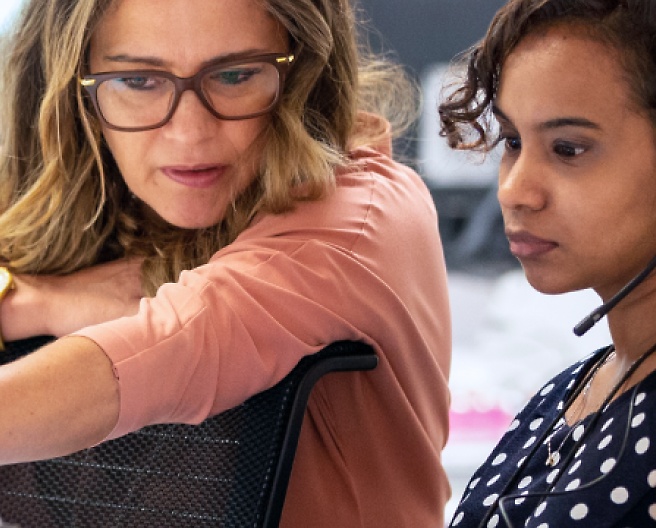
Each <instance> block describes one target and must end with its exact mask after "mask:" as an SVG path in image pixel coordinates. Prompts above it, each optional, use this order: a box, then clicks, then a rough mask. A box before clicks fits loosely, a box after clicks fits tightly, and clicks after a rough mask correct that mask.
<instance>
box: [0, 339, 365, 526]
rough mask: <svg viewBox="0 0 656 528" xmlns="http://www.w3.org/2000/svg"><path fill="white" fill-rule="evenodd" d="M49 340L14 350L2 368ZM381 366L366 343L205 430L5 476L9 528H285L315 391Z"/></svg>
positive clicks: (1, 499) (159, 432) (337, 352)
mask: <svg viewBox="0 0 656 528" xmlns="http://www.w3.org/2000/svg"><path fill="white" fill-rule="evenodd" d="M49 339H50V338H47V337H42V338H33V339H29V340H25V341H20V342H15V343H10V344H9V348H8V350H7V352H5V353H4V355H3V356H2V362H5V363H6V362H8V361H11V360H14V359H16V358H18V357H20V356H21V355H24V354H25V353H29V352H30V351H32V350H34V349H36V348H38V347H39V346H42V345H43V344H45V343H47V342H48V341H49ZM377 361H378V358H377V356H376V355H375V353H374V352H373V349H372V348H371V347H370V346H368V345H366V344H364V343H360V342H354V341H340V342H336V343H333V344H331V345H328V346H327V347H326V348H324V349H323V350H322V351H320V352H318V353H317V354H314V355H311V356H308V357H305V358H303V359H302V360H301V362H300V363H299V364H298V365H297V366H296V367H295V369H294V370H293V371H292V372H291V373H290V374H289V375H288V376H287V377H286V378H285V379H284V380H282V381H281V382H280V383H279V384H277V385H276V386H275V387H272V388H271V389H269V390H267V391H264V392H262V393H260V394H257V395H255V396H253V397H252V398H250V399H249V400H248V401H246V402H245V403H243V404H242V405H239V406H237V407H235V408H234V409H230V410H228V411H226V412H224V413H221V414H219V415H218V416H215V417H212V418H210V419H208V420H206V421H205V422H203V423H202V424H200V425H198V426H191V425H182V424H167V425H154V426H149V427H145V428H144V429H142V430H140V431H136V432H134V433H131V434H129V435H126V436H124V437H122V438H119V439H116V440H112V441H109V442H106V443H104V444H101V445H99V446H96V447H93V448H91V449H86V450H84V451H81V452H79V453H74V454H72V455H69V456H66V457H61V458H56V459H52V460H45V461H41V462H32V463H27V464H15V465H10V466H4V467H0V526H3V527H20V528H43V527H48V528H60V527H61V528H64V527H65V528H87V527H88V528H92V527H93V528H103V527H110V526H111V527H116V526H121V527H123V526H126V527H127V526H129V527H153V528H154V527H157V528H161V527H164V526H166V527H176V528H187V527H188V528H191V527H194V528H203V527H209V526H212V527H226V528H227V527H230V528H241V527H244V528H246V527H248V528H258V527H265V528H273V527H276V526H278V524H279V521H280V517H281V513H282V508H283V505H284V500H285V494H286V491H287V486H288V483H289V478H290V474H291V469H292V465H293V461H294V456H295V452H296V447H297V445H298V439H299V435H300V430H301V425H302V423H303V417H304V414H305V409H306V407H307V402H308V399H309V397H310V393H311V391H312V388H313V386H314V385H315V383H316V382H317V380H319V379H320V378H321V377H322V376H324V375H326V374H328V373H331V372H338V371H353V370H370V369H373V368H374V367H375V366H376V364H377Z"/></svg>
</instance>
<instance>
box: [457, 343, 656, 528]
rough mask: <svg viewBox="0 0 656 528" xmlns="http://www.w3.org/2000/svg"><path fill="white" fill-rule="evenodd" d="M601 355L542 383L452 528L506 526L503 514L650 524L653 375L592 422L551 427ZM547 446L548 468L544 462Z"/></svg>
mask: <svg viewBox="0 0 656 528" xmlns="http://www.w3.org/2000/svg"><path fill="white" fill-rule="evenodd" d="M600 354H601V352H597V353H596V354H594V355H592V356H590V357H589V358H586V359H585V360H583V361H581V362H580V363H578V364H576V365H573V366H572V367H570V368H569V369H567V370H566V371H564V372H562V373H561V374H559V375H558V376H556V377H555V378H554V379H553V380H551V381H550V382H548V383H546V384H545V385H544V387H543V388H542V389H541V390H540V391H539V392H538V393H537V394H536V395H535V397H534V398H533V399H532V400H531V401H530V402H529V403H528V404H527V405H526V407H525V408H524V409H523V410H522V411H521V412H520V413H519V414H518V415H517V417H516V419H515V420H513V422H512V424H511V425H510V427H509V429H508V431H507V433H506V434H505V435H504V437H503V438H502V439H501V442H500V443H499V445H498V446H497V447H496V448H495V450H494V451H493V452H492V454H491V455H490V457H489V459H488V461H487V462H486V463H485V464H483V466H481V468H479V470H478V471H477V472H476V474H475V475H474V477H473V478H472V480H471V482H470V483H469V486H468V487H467V493H466V494H465V496H464V498H463V499H462V500H461V503H460V504H459V506H458V509H457V511H456V513H455V515H454V517H453V520H452V521H451V525H450V526H452V527H456V526H457V527H458V528H478V527H480V526H485V527H487V528H510V527H509V526H508V525H507V524H506V521H505V519H504V515H502V510H503V512H504V513H505V515H506V516H507V517H508V518H509V519H510V521H511V522H512V525H511V526H512V528H521V527H525V528H558V527H561V526H573V527H577V526H580V527H581V528H588V527H591V526H595V527H596V526H613V527H629V526H632V527H641V526H651V525H653V523H654V522H655V521H656V454H655V453H654V448H653V447H652V444H653V441H654V439H656V420H653V419H651V418H650V417H653V416H656V373H652V374H651V375H650V376H649V377H648V378H647V379H646V380H644V381H643V382H642V383H641V384H640V385H639V387H638V388H637V389H635V390H634V389H631V390H628V391H626V392H625V393H624V394H622V395H621V396H619V397H618V398H616V399H615V400H614V401H613V402H612V403H611V404H610V405H609V406H608V407H607V408H606V409H605V410H604V412H603V414H602V415H601V416H600V419H599V420H597V421H596V422H592V418H593V416H588V417H585V418H584V419H583V420H582V421H581V422H580V423H577V424H575V425H574V426H573V427H570V426H569V425H568V424H567V423H566V422H565V421H564V420H562V419H560V420H558V423H557V425H556V426H555V427H552V424H553V423H554V421H555V420H557V419H558V416H557V415H558V412H559V409H562V407H563V402H564V401H566V400H567V398H568V396H569V394H570V393H571V391H573V390H575V388H576V386H577V385H578V382H579V381H580V379H581V378H582V377H583V376H584V375H585V373H586V372H587V371H588V369H589V368H590V366H591V365H593V364H594V362H595V361H596V360H597V359H598V358H599V357H600ZM546 434H549V435H551V438H550V442H547V441H546V440H545V435H546ZM549 444H550V445H549ZM549 449H550V452H551V454H552V455H553V457H554V458H553V460H555V464H554V465H553V466H549V465H547V463H546V462H547V457H548V453H549ZM483 519H485V521H484V523H483V524H481V522H482V521H483Z"/></svg>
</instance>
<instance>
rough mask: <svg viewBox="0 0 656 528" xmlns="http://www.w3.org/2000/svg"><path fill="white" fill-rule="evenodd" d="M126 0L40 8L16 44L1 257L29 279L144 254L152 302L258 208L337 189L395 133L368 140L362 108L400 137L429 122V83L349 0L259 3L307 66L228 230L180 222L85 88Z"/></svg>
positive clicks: (0, 173) (2, 166) (5, 105)
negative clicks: (422, 118)
mask: <svg viewBox="0 0 656 528" xmlns="http://www.w3.org/2000/svg"><path fill="white" fill-rule="evenodd" d="M116 1H121V0H84V1H83V0H28V2H27V4H26V6H25V7H24V9H23V12H22V14H21V17H20V19H19V21H18V23H17V25H16V27H15V30H14V32H13V33H12V34H11V35H10V36H9V37H8V38H7V39H6V42H5V43H4V48H5V53H4V55H3V56H4V58H5V60H4V64H3V67H4V71H3V79H2V83H3V85H2V93H3V98H2V101H1V103H0V104H2V107H0V112H1V119H2V123H3V127H2V131H1V132H0V134H1V137H0V141H1V147H0V148H1V149H2V150H1V155H0V241H1V242H0V260H2V261H4V262H6V263H8V265H9V266H10V267H11V268H12V269H13V270H14V271H16V272H19V273H48V274H66V273H71V272H74V271H76V270H79V269H82V268H85V267H88V266H92V265H94V264H98V263H100V262H104V261H108V260H112V259H116V258H121V257H139V258H143V259H144V264H143V277H144V279H143V280H144V287H145V290H146V292H147V293H148V294H152V293H154V291H155V290H156V289H157V287H159V285H161V284H162V283H164V282H171V281H175V280H177V278H178V275H179V274H180V272H181V271H182V270H184V269H190V268H193V267H195V266H198V265H201V264H203V263H206V262H207V261H208V260H209V259H210V257H211V256H212V255H213V254H214V253H215V252H216V251H218V250H219V249H220V248H221V247H223V246H224V245H226V244H229V243H230V242H232V241H233V240H234V239H235V238H236V237H237V235H238V234H239V233H240V232H241V231H242V230H243V229H245V228H246V227H247V226H248V224H249V222H250V221H251V219H252V218H253V216H254V215H255V214H256V213H258V212H265V213H271V214H276V213H281V212H284V211H288V210H289V209H290V208H292V207H293V205H294V202H295V201H297V200H314V199H320V198H321V197H322V196H324V195H325V194H326V193H327V192H330V189H331V188H332V187H333V186H334V172H335V168H336V167H337V166H340V165H343V164H346V163H348V159H347V152H348V149H349V148H352V147H353V146H356V145H358V144H364V143H367V142H371V141H375V140H376V139H378V137H374V136H376V134H382V131H377V132H376V131H372V132H370V133H369V134H368V135H358V134H356V125H357V115H358V111H359V110H364V111H369V112H374V113H378V114H380V115H383V116H384V117H386V118H387V119H388V120H390V122H391V123H392V126H393V130H395V131H396V133H397V134H400V133H402V132H403V131H404V130H406V129H407V127H408V126H409V125H410V124H411V123H412V121H413V120H414V118H415V117H416V114H417V109H418V91H417V90H416V87H415V86H414V84H413V83H412V82H411V81H410V80H409V78H408V77H407V76H406V75H405V73H404V71H403V69H402V68H401V67H400V66H399V65H397V64H394V63H392V62H389V61H387V60H386V59H385V58H382V57H377V56H375V55H374V54H372V53H371V52H370V51H369V49H368V48H367V47H366V46H363V45H362V44H361V43H359V42H358V39H357V24H356V19H355V14H354V10H353V8H352V6H351V5H350V2H349V0H259V1H261V2H262V5H263V7H264V8H265V9H267V10H268V12H269V13H271V15H272V16H273V17H275V18H276V19H277V20H278V21H280V22H281V23H282V25H283V26H284V27H285V28H286V29H287V31H288V33H289V38H290V42H291V46H292V50H293V51H294V52H295V53H296V55H297V61H295V63H294V65H293V67H292V69H291V71H290V73H289V75H288V76H287V79H286V82H285V86H284V91H283V94H282V97H281V101H280V104H279V105H278V106H277V107H276V109H275V110H274V111H273V113H272V116H271V123H270V125H269V127H268V128H267V130H266V131H265V133H264V137H262V138H261V140H260V141H258V142H257V145H256V146H254V148H259V149H261V152H262V156H261V164H260V167H259V174H258V177H256V178H255V180H254V183H253V184H252V185H251V186H250V187H249V188H248V189H246V190H245V191H244V192H243V193H241V194H240V195H239V196H237V197H235V198H234V199H233V202H232V206H231V207H230V208H229V209H228V211H227V213H226V216H225V218H224V219H223V220H222V222H221V223H220V224H219V225H216V226H213V227H210V228H204V229H198V230H190V229H181V228H177V227H174V226H171V225H170V224H167V223H165V222H164V221H163V220H162V219H161V218H159V217H158V216H157V215H156V214H154V212H153V211H151V210H149V209H148V208H147V206H145V205H144V204H143V203H141V202H139V201H138V200H137V199H136V198H135V197H134V196H133V195H132V194H131V193H130V192H129V190H128V188H127V186H126V185H125V183H124V181H123V179H122V177H121V175H120V173H119V171H118V168H117V167H116V164H115V162H114V160H113V158H112V156H111V153H110V152H109V150H108V149H107V147H106V146H105V145H104V143H103V140H102V135H101V129H100V124H99V122H98V119H97V117H96V116H95V114H94V113H93V111H92V109H91V106H90V105H89V102H88V100H86V96H84V95H83V93H82V91H81V88H80V85H79V83H78V82H77V80H78V78H79V76H80V75H82V74H83V73H85V61H86V54H87V50H88V46H89V39H90V36H91V34H92V33H93V31H94V28H95V27H96V26H97V25H98V23H99V21H100V20H101V19H102V17H103V14H104V13H105V12H106V11H107V10H108V9H109V8H110V7H111V6H112V5H113V4H114V2H116ZM301 190H302V192H301Z"/></svg>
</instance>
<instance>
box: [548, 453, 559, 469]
mask: <svg viewBox="0 0 656 528" xmlns="http://www.w3.org/2000/svg"><path fill="white" fill-rule="evenodd" d="M557 463H558V457H557V456H556V453H551V454H549V456H548V457H547V461H546V462H545V465H546V466H549V467H554V466H555V465H556V464H557Z"/></svg>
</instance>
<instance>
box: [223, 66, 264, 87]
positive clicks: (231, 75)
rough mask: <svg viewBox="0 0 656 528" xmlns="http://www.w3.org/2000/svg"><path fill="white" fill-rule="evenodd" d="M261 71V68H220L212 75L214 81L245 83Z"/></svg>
mask: <svg viewBox="0 0 656 528" xmlns="http://www.w3.org/2000/svg"><path fill="white" fill-rule="evenodd" d="M259 72H260V69H259V68H245V67H244V68H234V69H230V70H220V71H218V72H216V73H215V74H213V75H212V76H211V79H212V81H214V82H218V83H221V84H224V85H237V84H242V83H245V82H246V81H248V80H250V79H251V78H252V77H254V76H255V75H257V74H258V73H259Z"/></svg>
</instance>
